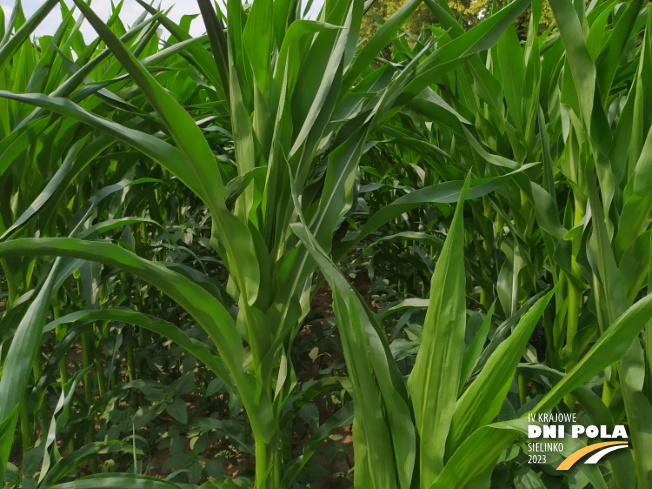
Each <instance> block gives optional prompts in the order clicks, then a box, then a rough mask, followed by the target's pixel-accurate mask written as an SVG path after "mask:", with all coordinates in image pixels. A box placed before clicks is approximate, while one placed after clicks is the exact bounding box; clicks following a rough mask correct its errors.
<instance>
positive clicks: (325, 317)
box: [0, 269, 380, 489]
mask: <svg viewBox="0 0 652 489" xmlns="http://www.w3.org/2000/svg"><path fill="white" fill-rule="evenodd" d="M349 281H350V283H351V284H352V285H353V286H354V287H355V289H356V290H357V291H359V292H360V294H361V295H362V296H363V298H364V300H365V302H366V303H367V305H368V306H369V307H370V308H371V309H372V310H379V309H380V306H379V305H378V304H377V303H376V302H375V301H373V300H372V299H371V298H370V297H369V289H370V280H369V276H368V274H367V272H366V270H364V269H360V270H358V271H356V273H355V276H354V277H349ZM4 305H5V301H4V300H0V311H2V310H3V308H4ZM310 317H311V319H310V320H309V321H307V323H306V324H305V325H304V327H302V329H301V330H300V331H299V333H298V335H297V337H296V340H295V345H300V344H302V343H303V344H313V345H314V344H315V343H316V342H317V343H318V344H317V346H318V348H319V354H320V355H319V356H318V357H317V358H316V359H314V360H313V358H311V357H310V356H309V354H308V351H305V352H303V353H302V354H301V356H300V358H299V361H298V362H295V364H294V367H295V371H296V375H297V380H298V382H299V383H302V382H306V381H308V380H311V379H314V378H315V377H316V376H320V375H322V374H320V373H319V372H320V371H322V370H324V369H326V370H327V368H328V367H330V366H331V365H332V364H333V362H341V361H342V358H341V351H342V350H341V347H340V346H339V345H340V340H339V336H338V334H337V329H336V328H333V327H332V325H331V323H333V322H334V311H333V309H332V292H331V290H330V288H329V286H328V284H327V283H326V282H323V283H322V284H321V285H320V287H319V289H318V291H317V293H316V294H315V296H314V298H313V300H312V302H311V315H310ZM315 328H317V329H318V330H319V331H320V332H322V333H320V334H323V332H324V331H329V330H330V331H332V332H331V333H330V334H329V335H328V337H327V338H326V340H327V341H322V340H324V338H321V337H320V338H321V339H318V338H317V336H316V334H315V332H314V329H315ZM81 361H82V348H81V346H80V345H78V344H77V345H73V346H72V347H71V348H70V349H69V351H68V356H67V363H68V372H69V374H71V375H72V374H73V372H74V371H76V366H78V365H79V364H81ZM124 373H125V375H126V371H125V372H124ZM341 374H343V372H342V371H341V370H339V371H338V369H337V368H335V369H333V370H331V371H330V373H329V374H326V375H341ZM80 388H82V391H80V393H81V395H82V396H83V387H81V386H80ZM186 397H187V396H184V400H186ZM225 402H226V401H225ZM314 402H315V404H316V406H317V408H318V411H319V421H320V424H321V423H323V422H325V421H326V420H327V419H328V418H330V416H332V415H333V414H334V413H335V412H336V411H337V410H338V409H339V408H340V407H341V406H340V405H338V404H336V403H334V402H332V399H331V398H330V397H329V396H326V395H322V396H320V397H318V398H316V399H315V400H314ZM186 404H187V406H188V411H189V414H190V416H208V415H209V414H210V413H203V412H197V411H198V410H197V408H196V406H195V402H194V400H193V399H190V398H188V399H187V400H186ZM122 407H123V408H126V407H127V406H126V404H125V403H124V402H122ZM213 412H217V411H215V410H213ZM175 423H176V421H175V420H174V419H173V418H172V417H171V416H169V415H168V414H167V413H166V412H165V411H164V412H163V413H161V414H160V415H158V417H157V418H156V424H157V426H162V427H164V426H168V427H171V426H173V425H174V424H175ZM98 428H99V426H98ZM137 434H138V435H139V436H142V437H144V438H146V439H148V438H151V436H152V435H151V433H149V432H148V428H147V427H144V428H141V429H139V430H138V431H137ZM312 434H313V430H311V429H307V430H306V432H305V434H304V436H303V437H301V438H298V437H296V436H295V439H294V440H293V445H294V449H293V452H294V456H298V455H299V454H300V451H301V447H302V446H303V445H304V444H305V442H306V441H308V440H309V439H310V436H311V435H312ZM186 443H189V440H186ZM328 444H329V445H330V446H331V448H332V447H333V446H335V447H337V448H336V450H333V449H331V450H329V451H328V452H324V453H322V452H321V451H319V450H318V451H317V452H316V453H315V455H314V456H313V457H312V459H311V461H310V462H309V464H315V465H320V466H322V467H323V468H325V469H326V470H327V471H328V474H327V475H325V476H323V477H320V478H319V479H318V480H316V481H315V482H313V483H311V487H312V488H313V489H345V488H350V487H352V484H353V476H352V471H351V468H352V466H353V439H352V434H351V426H350V425H349V426H343V427H340V428H338V429H336V430H335V431H334V432H333V434H332V435H331V436H330V440H329V442H328ZM18 445H19V443H15V444H14V446H13V449H12V453H11V456H10V460H11V461H12V463H14V464H16V465H17V466H20V462H21V460H22V453H21V450H20V448H18ZM323 446H324V445H322V447H323ZM152 448H153V447H152ZM186 448H187V449H189V447H188V446H187V447H186ZM220 452H221V453H223V454H225V456H224V457H222V460H223V468H224V473H225V475H227V476H230V477H233V476H236V475H238V474H244V473H246V474H251V473H252V472H253V469H254V465H253V462H254V461H253V457H251V456H250V455H247V454H243V453H241V452H239V451H238V450H237V449H236V448H235V447H234V446H233V445H232V444H231V443H230V442H229V440H228V439H217V438H216V437H214V436H211V437H210V438H209V443H208V446H207V448H206V450H205V451H204V452H202V453H201V454H200V463H201V459H202V458H203V459H204V460H211V459H212V458H214V455H215V454H216V453H220ZM66 453H67V450H64V449H63V448H62V455H65V454H66ZM170 456H171V453H170V450H169V449H167V448H165V449H154V450H152V451H151V452H150V453H149V454H148V456H145V458H144V459H143V462H144V464H145V465H146V467H144V468H143V470H144V471H146V472H147V475H148V476H150V477H156V478H160V479H164V478H165V477H166V476H168V475H170V474H171V473H172V472H173V471H174V470H173V469H163V466H164V464H165V462H166V461H167V460H168V459H169V458H170ZM103 462H104V460H103V458H102V457H99V460H98V465H99V467H100V468H101V467H102V465H103ZM116 462H118V461H116ZM118 469H124V467H119V466H118ZM81 470H82V472H83V473H86V474H88V473H90V472H91V470H90V466H89V464H84V465H83V466H82V467H81Z"/></svg>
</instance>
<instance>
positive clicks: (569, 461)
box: [557, 441, 629, 470]
mask: <svg viewBox="0 0 652 489" xmlns="http://www.w3.org/2000/svg"><path fill="white" fill-rule="evenodd" d="M628 444H629V442H626V441H606V442H604V443H596V444H594V445H589V446H588V447H584V448H580V449H579V450H578V451H576V452H573V453H571V454H570V455H569V456H568V458H566V460H564V461H563V462H562V463H560V464H559V467H557V470H568V469H570V468H571V467H572V466H573V465H575V462H577V461H578V460H579V459H581V458H582V457H583V456H584V455H586V454H587V453H591V452H595V451H596V450H599V449H600V448H604V447H609V446H612V445H628Z"/></svg>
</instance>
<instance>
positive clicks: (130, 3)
mask: <svg viewBox="0 0 652 489" xmlns="http://www.w3.org/2000/svg"><path fill="white" fill-rule="evenodd" d="M114 1H115V2H116V3H117V0H114ZM304 1H305V0H304ZM42 3H43V1H42V0H22V5H23V11H24V12H25V17H27V18H29V17H30V16H31V15H32V14H33V13H34V12H35V11H36V10H37V9H38V7H40V6H41V5H42ZM66 3H67V4H68V5H72V4H73V2H72V0H66ZM148 3H149V2H148ZM158 3H160V5H161V8H162V9H164V10H165V9H168V8H170V7H172V11H171V12H170V14H169V17H170V18H171V19H173V20H175V21H178V20H180V19H181V17H182V16H183V15H189V14H198V13H199V7H198V6H197V2H196V1H195V0H157V1H156V2H155V3H154V5H155V6H157V5H158ZM218 3H219V4H223V2H222V1H219V0H218ZM318 3H321V2H318V1H317V2H315V4H318ZM13 5H14V2H13V1H12V0H0V6H1V7H2V9H3V10H4V13H5V19H7V21H8V19H9V17H10V16H11V11H12V10H13ZM91 6H92V7H93V10H94V11H95V13H96V14H98V15H99V16H100V17H101V18H102V19H103V20H107V19H108V18H109V16H110V14H111V0H93V2H92V3H91ZM142 11H143V9H142V7H141V6H140V5H139V4H138V2H136V0H124V5H123V7H122V13H121V15H120V18H121V19H122V21H123V22H124V23H125V25H131V24H132V23H133V22H134V21H135V20H136V19H137V18H138V16H139V15H140V14H141V13H142ZM60 22H61V11H60V10H59V8H55V9H54V10H53V11H52V12H51V13H50V15H49V16H48V17H47V18H46V19H45V20H44V21H43V23H41V25H39V27H38V28H37V29H36V31H35V34H36V36H37V37H38V36H42V35H47V34H50V35H51V34H54V32H55V31H56V29H57V27H58V26H59V23H60ZM81 31H82V33H83V34H84V38H85V39H86V40H89V39H93V38H94V37H95V31H93V28H92V27H91V26H90V24H89V23H88V22H86V21H85V22H84V24H83V25H82V27H81ZM204 32H205V29H204V23H203V22H202V19H201V16H199V17H197V18H196V19H195V20H193V22H192V24H191V29H190V33H191V34H192V35H193V36H197V35H201V34H203V33H204Z"/></svg>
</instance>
